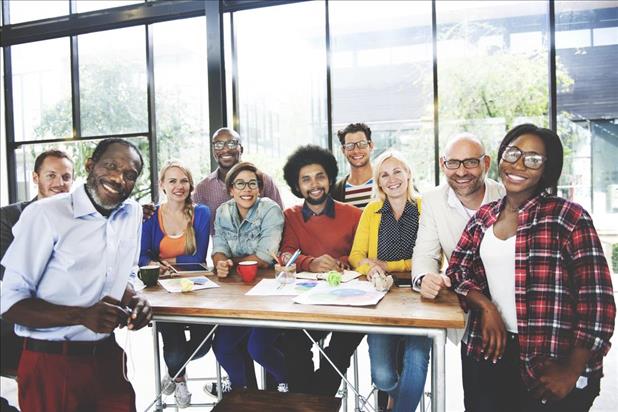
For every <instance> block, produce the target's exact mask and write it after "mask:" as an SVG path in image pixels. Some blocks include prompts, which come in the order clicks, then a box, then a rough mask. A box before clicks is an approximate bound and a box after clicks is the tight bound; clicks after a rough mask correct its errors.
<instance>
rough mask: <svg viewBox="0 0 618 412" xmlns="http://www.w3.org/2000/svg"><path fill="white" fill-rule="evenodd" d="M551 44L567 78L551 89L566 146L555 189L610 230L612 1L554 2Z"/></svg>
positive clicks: (615, 35)
mask: <svg viewBox="0 0 618 412" xmlns="http://www.w3.org/2000/svg"><path fill="white" fill-rule="evenodd" d="M560 39H562V40H560ZM559 40H560V41H559ZM556 48H557V50H556V56H557V60H558V64H559V70H560V71H561V72H562V73H564V76H565V77H566V78H567V81H566V82H563V84H562V87H559V88H558V90H557V92H558V105H557V108H558V120H559V121H558V132H559V134H560V136H561V137H562V138H563V140H564V143H565V146H566V151H565V163H564V170H563V173H562V178H561V179H560V186H559V190H560V194H561V195H562V196H564V197H566V198H568V199H572V200H575V201H577V202H579V203H581V204H582V205H583V206H584V207H585V208H586V209H588V210H589V211H591V212H592V213H593V217H594V220H595V225H596V226H597V228H598V229H599V231H600V232H601V234H602V236H604V235H606V234H607V235H609V234H610V233H616V232H617V231H618V163H616V156H617V155H618V120H617V119H618V104H617V102H616V96H618V72H617V71H616V67H617V66H618V7H616V3H615V2H608V1H588V2H570V1H557V2H556ZM608 242H610V240H608ZM614 270H616V268H614Z"/></svg>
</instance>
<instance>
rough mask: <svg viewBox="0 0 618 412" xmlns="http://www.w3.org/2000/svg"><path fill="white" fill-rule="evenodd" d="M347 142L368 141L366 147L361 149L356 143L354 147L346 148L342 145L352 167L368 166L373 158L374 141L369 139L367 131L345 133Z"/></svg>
mask: <svg viewBox="0 0 618 412" xmlns="http://www.w3.org/2000/svg"><path fill="white" fill-rule="evenodd" d="M344 138H345V144H346V145H347V144H351V143H358V142H367V143H368V144H369V145H368V146H367V147H366V148H364V149H359V148H358V145H354V149H352V150H346V148H345V147H344V146H342V147H341V150H342V151H343V155H344V156H345V158H346V159H348V163H349V164H350V167H363V166H366V165H367V164H368V163H369V161H370V159H371V152H372V151H373V143H372V142H371V141H369V140H368V139H367V136H365V132H362V131H359V132H354V133H347V134H346V135H345V137H344Z"/></svg>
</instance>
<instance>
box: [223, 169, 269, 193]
mask: <svg viewBox="0 0 618 412" xmlns="http://www.w3.org/2000/svg"><path fill="white" fill-rule="evenodd" d="M245 171H247V172H253V173H254V174H255V178H256V180H257V182H258V188H259V189H260V192H261V191H262V189H263V188H264V175H263V174H262V172H260V171H259V170H258V168H257V167H255V165H254V164H253V163H250V162H240V163H236V164H235V165H234V166H232V168H231V169H230V170H229V171H228V172H227V174H226V175H225V187H226V188H227V190H230V189H231V188H232V187H233V186H234V180H236V177H238V175H239V174H240V172H245Z"/></svg>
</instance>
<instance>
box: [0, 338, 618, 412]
mask: <svg viewBox="0 0 618 412" xmlns="http://www.w3.org/2000/svg"><path fill="white" fill-rule="evenodd" d="M116 339H117V340H118V342H119V344H120V345H121V346H123V347H125V348H126V351H127V354H128V359H129V362H128V365H129V379H130V380H131V382H132V383H133V386H134V388H135V391H136V393H137V410H138V411H145V410H146V408H147V407H148V405H150V404H151V402H152V401H153V400H154V397H155V393H154V363H153V345H152V333H151V329H150V328H145V329H143V330H141V331H138V332H132V333H130V334H129V338H128V339H127V334H126V329H122V330H119V331H117V333H116ZM613 340H614V341H615V340H616V339H615V338H614V339H613ZM446 349H447V350H446V371H447V374H446V382H447V387H446V394H447V402H446V405H447V410H448V411H462V410H463V402H462V399H463V392H462V388H461V365H460V361H459V348H458V347H456V346H455V345H453V344H451V343H449V344H447V348H446ZM358 355H359V356H358V359H359V375H360V382H361V393H362V394H367V393H368V392H369V390H370V378H369V376H370V375H369V356H368V354H367V344H366V342H365V341H363V343H362V344H361V346H360V347H359V349H358ZM605 373H606V376H605V378H604V379H603V381H602V388H601V395H600V396H599V398H597V400H596V402H595V404H594V406H593V408H592V411H595V412H610V411H612V412H613V411H615V410H616V405H618V348H614V349H613V350H611V351H610V352H609V355H608V357H607V358H606V359H605ZM188 374H189V377H190V378H197V377H199V376H212V377H214V376H215V369H214V356H213V355H212V353H209V354H208V355H207V356H206V357H205V358H202V359H199V360H197V361H194V362H192V363H191V364H190V365H189V368H188ZM258 376H259V375H258ZM349 376H350V379H351V378H352V377H351V372H350V374H349ZM0 384H1V388H0V389H1V393H2V396H3V397H5V398H7V399H8V400H9V401H10V402H11V404H13V405H16V404H17V389H16V384H15V382H14V381H12V380H10V379H6V378H2V380H1V382H0ZM203 385H204V382H202V381H190V382H189V388H190V390H191V392H192V393H193V399H192V401H193V403H202V402H210V401H212V398H211V397H210V396H207V395H205V394H204V392H203V391H202V387H203ZM427 387H428V388H429V385H427ZM173 400H174V397H173V396H170V397H168V399H167V401H169V402H173ZM151 410H154V408H152V409H151ZM189 410H191V411H196V412H197V411H209V410H210V408H208V407H200V408H197V407H196V408H190V409H189ZM348 411H350V412H352V411H354V402H353V399H352V397H350V399H349V407H348Z"/></svg>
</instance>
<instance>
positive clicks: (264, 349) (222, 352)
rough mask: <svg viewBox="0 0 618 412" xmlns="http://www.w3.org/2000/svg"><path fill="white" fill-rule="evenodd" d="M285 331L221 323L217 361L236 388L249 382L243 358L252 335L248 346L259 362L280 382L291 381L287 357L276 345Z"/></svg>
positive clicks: (216, 354) (217, 334)
mask: <svg viewBox="0 0 618 412" xmlns="http://www.w3.org/2000/svg"><path fill="white" fill-rule="evenodd" d="M281 333H282V331H280V330H278V329H268V328H244V327H236V326H219V328H218V329H217V332H216V336H215V341H214V343H213V351H214V352H215V356H216V357H217V360H218V361H219V363H220V364H221V366H223V369H225V371H226V372H227V374H228V375H229V377H230V382H231V383H232V388H244V387H245V386H247V381H246V376H247V373H246V362H244V360H243V356H242V354H243V351H244V347H243V343H244V340H245V338H246V337H247V336H248V337H249V340H248V342H247V349H248V351H249V354H250V355H251V357H252V358H253V360H255V361H256V362H257V363H259V364H260V365H262V366H263V367H264V369H266V371H268V373H270V374H271V375H272V376H273V377H274V378H275V380H276V381H277V383H284V382H287V372H286V366H285V357H284V356H283V353H282V352H281V351H280V350H279V349H278V348H277V347H276V346H275V341H276V340H277V338H279V336H280V335H281Z"/></svg>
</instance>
